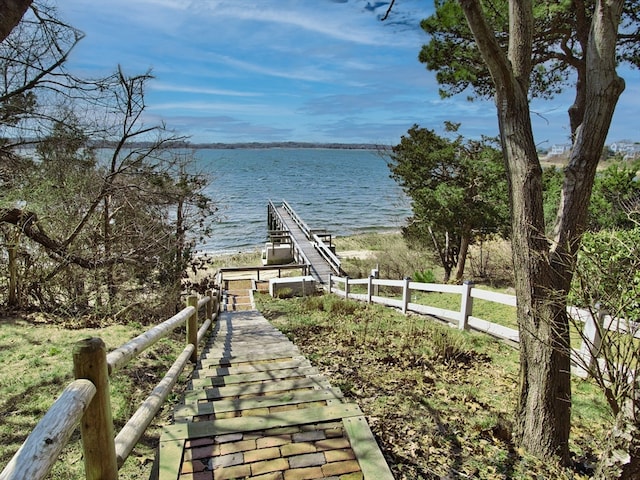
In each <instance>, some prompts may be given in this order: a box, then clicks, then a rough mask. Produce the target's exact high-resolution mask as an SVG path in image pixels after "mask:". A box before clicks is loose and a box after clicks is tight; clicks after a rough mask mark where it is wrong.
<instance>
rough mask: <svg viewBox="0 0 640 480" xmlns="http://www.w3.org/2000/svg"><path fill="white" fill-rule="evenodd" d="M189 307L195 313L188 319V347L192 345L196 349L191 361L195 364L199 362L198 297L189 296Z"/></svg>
mask: <svg viewBox="0 0 640 480" xmlns="http://www.w3.org/2000/svg"><path fill="white" fill-rule="evenodd" d="M187 307H193V308H194V312H193V314H191V316H190V317H189V318H188V319H187V345H189V344H191V345H193V346H194V347H195V348H194V349H193V352H192V353H191V358H190V360H191V361H192V362H193V363H196V362H197V361H198V296H197V295H189V296H188V297H187Z"/></svg>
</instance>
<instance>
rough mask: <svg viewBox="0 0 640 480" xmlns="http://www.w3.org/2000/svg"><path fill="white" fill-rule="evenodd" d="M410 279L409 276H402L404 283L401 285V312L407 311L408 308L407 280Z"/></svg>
mask: <svg viewBox="0 0 640 480" xmlns="http://www.w3.org/2000/svg"><path fill="white" fill-rule="evenodd" d="M410 281H411V278H409V277H405V278H404V285H403V286H402V313H407V310H408V309H409V297H410V292H409V282H410Z"/></svg>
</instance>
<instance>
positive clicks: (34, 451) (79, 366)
mask: <svg viewBox="0 0 640 480" xmlns="http://www.w3.org/2000/svg"><path fill="white" fill-rule="evenodd" d="M218 307H219V296H218V294H215V295H214V292H213V291H211V290H210V291H208V292H207V294H206V296H204V297H203V298H200V299H198V297H197V296H196V295H190V296H189V297H188V298H187V306H186V307H185V308H184V309H183V310H181V311H180V312H178V313H177V314H176V315H174V316H173V317H171V318H169V319H168V320H165V321H164V322H162V323H160V324H159V325H156V326H155V327H153V328H151V329H149V330H147V331H146V332H144V333H142V334H140V335H138V336H137V337H136V338H134V339H132V340H130V341H129V342H127V343H125V344H124V345H122V346H120V347H118V348H116V349H115V350H113V351H112V352H110V353H109V354H107V353H106V347H105V344H104V342H103V341H102V340H101V339H100V338H88V339H85V340H82V341H80V342H78V343H77V344H76V345H75V347H74V351H73V370H74V376H75V378H76V379H75V380H74V381H73V382H71V383H70V384H69V385H68V386H67V387H66V388H65V389H64V391H63V392H62V394H61V395H60V397H59V398H58V399H57V400H56V401H55V402H54V404H53V405H52V406H51V408H50V409H49V410H48V411H47V413H46V414H45V416H44V417H43V418H42V419H41V420H40V421H39V422H38V424H37V425H36V427H35V428H34V430H33V431H32V432H31V434H30V435H29V436H28V437H27V439H26V440H25V442H24V443H23V444H22V446H21V447H20V448H19V449H18V451H17V452H16V453H15V455H14V456H13V457H12V458H11V460H10V461H9V463H8V464H7V465H6V467H5V468H4V469H3V470H2V472H1V473H0V480H18V479H21V480H22V479H29V480H39V479H43V478H45V477H46V476H47V475H48V473H49V471H50V470H51V468H52V467H53V465H54V463H55V462H56V461H57V459H58V456H59V455H60V452H61V451H62V449H63V448H64V447H65V445H66V444H67V442H68V441H69V438H70V436H71V434H72V433H73V431H74V430H75V428H76V427H77V425H78V423H80V430H81V438H82V448H83V457H84V464H85V478H86V479H88V480H89V479H90V480H115V479H117V478H118V470H119V469H120V467H121V466H122V465H123V464H124V462H125V460H126V459H127V458H128V456H129V454H130V453H131V450H132V449H133V447H134V446H135V445H136V443H137V442H138V440H139V439H140V437H141V436H142V434H143V433H144V432H145V430H146V429H147V427H148V426H149V424H150V423H151V421H152V420H153V418H154V417H155V415H156V414H157V413H158V411H159V410H160V407H161V406H162V404H163V403H164V401H165V400H166V398H167V396H168V395H169V393H170V392H171V390H172V389H173V386H174V385H175V384H176V382H177V380H178V377H179V375H180V373H181V372H182V371H183V369H184V367H185V365H186V364H187V362H188V361H189V360H191V361H193V362H195V361H196V360H197V358H198V353H197V351H198V344H199V343H200V342H201V341H202V340H203V339H204V337H205V335H206V334H207V332H208V331H209V329H210V328H211V326H212V324H213V322H214V321H215V319H216V316H217V314H218ZM201 309H205V312H206V313H205V315H204V317H202V318H203V323H202V325H201V326H200V327H199V328H198V318H199V314H198V312H199V311H200V310H201ZM184 324H186V327H187V328H186V332H187V333H186V347H185V348H184V350H183V351H182V353H181V354H180V355H179V356H178V358H177V359H176V360H175V361H174V363H173V365H172V366H171V367H170V368H169V370H168V371H167V373H166V374H165V376H164V378H163V379H162V380H161V381H160V383H159V384H158V385H157V386H156V387H155V388H154V389H153V391H152V392H151V394H150V395H149V397H147V399H146V400H145V401H144V402H143V403H142V405H141V406H140V408H138V410H137V411H136V412H135V413H134V414H133V415H132V416H131V418H130V419H129V421H128V422H127V423H126V424H125V426H124V427H123V428H122V429H121V430H120V432H119V433H118V434H117V435H115V436H114V425H113V417H112V411H111V399H110V395H109V377H110V376H111V375H113V374H114V373H115V372H116V371H117V370H119V369H120V368H122V367H124V366H125V365H126V364H127V363H128V362H129V361H130V360H132V359H133V358H135V357H137V356H138V355H139V354H140V353H142V352H143V351H144V350H146V349H147V348H149V347H150V346H152V345H153V344H155V343H156V342H157V341H159V340H160V339H162V338H164V337H166V336H167V335H169V334H170V333H171V332H173V331H174V330H175V329H176V328H178V327H180V326H182V325H184Z"/></svg>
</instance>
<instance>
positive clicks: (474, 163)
mask: <svg viewBox="0 0 640 480" xmlns="http://www.w3.org/2000/svg"><path fill="white" fill-rule="evenodd" d="M447 125H448V130H449V132H450V133H452V134H453V133H455V131H456V130H457V128H458V125H454V124H447ZM492 143H493V142H492V141H490V140H489V139H482V140H479V141H476V140H465V139H464V138H463V137H462V136H460V135H455V136H454V137H453V138H446V137H442V136H440V135H438V134H437V133H435V131H433V130H428V129H425V128H420V127H419V126H418V125H414V126H413V127H411V128H410V129H409V131H408V134H407V135H403V136H402V138H401V140H400V143H399V144H398V145H396V146H394V147H393V148H392V150H391V154H390V161H389V168H390V169H391V176H392V178H394V179H395V180H396V181H397V182H398V183H399V185H400V186H401V187H402V188H403V190H404V191H405V193H407V195H408V196H409V197H410V198H411V199H412V209H413V216H412V217H411V218H410V219H409V221H408V225H407V227H405V228H404V229H403V232H404V234H405V236H406V238H408V239H410V240H413V241H418V242H419V243H423V244H426V245H430V246H432V247H433V248H434V250H435V251H436V252H437V255H438V258H439V260H440V263H441V264H442V266H443V268H444V270H445V282H446V281H449V276H450V274H451V271H452V270H453V269H454V268H456V274H455V280H456V281H461V280H462V275H463V273H464V264H465V259H466V252H467V248H468V246H469V244H470V243H471V242H472V238H473V235H477V234H484V233H489V232H504V231H505V230H506V229H507V225H508V218H509V211H508V204H507V184H506V177H505V173H504V164H503V162H502V157H501V153H500V151H499V150H498V149H496V148H495V147H493V146H492Z"/></svg>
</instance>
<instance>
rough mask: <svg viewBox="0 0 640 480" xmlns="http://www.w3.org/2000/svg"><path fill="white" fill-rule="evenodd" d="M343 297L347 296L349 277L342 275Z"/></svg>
mask: <svg viewBox="0 0 640 480" xmlns="http://www.w3.org/2000/svg"><path fill="white" fill-rule="evenodd" d="M344 298H349V277H348V276H347V277H344Z"/></svg>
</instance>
